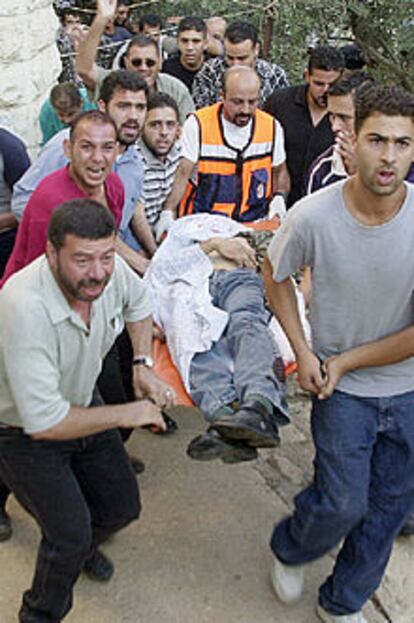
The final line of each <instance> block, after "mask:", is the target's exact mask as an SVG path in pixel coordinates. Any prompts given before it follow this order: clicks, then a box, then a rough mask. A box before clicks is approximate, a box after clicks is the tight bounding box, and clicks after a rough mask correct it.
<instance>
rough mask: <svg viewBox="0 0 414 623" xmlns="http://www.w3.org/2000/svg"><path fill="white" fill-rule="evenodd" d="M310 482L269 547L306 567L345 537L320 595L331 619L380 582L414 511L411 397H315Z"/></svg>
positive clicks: (356, 603)
mask: <svg viewBox="0 0 414 623" xmlns="http://www.w3.org/2000/svg"><path fill="white" fill-rule="evenodd" d="M311 421H312V435H313V440H314V443H315V447H316V457H315V468H316V469H315V473H316V476H315V481H314V483H313V484H312V485H311V486H310V487H308V488H306V489H304V490H303V491H302V492H301V493H299V495H298V496H297V497H296V498H295V510H294V513H293V515H291V516H290V517H287V518H286V519H284V520H283V521H282V522H281V523H279V524H278V525H277V526H276V527H275V529H274V531H273V535H272V539H271V547H272V550H273V552H274V553H275V555H276V556H277V557H278V558H280V560H282V561H284V562H285V563H286V564H292V565H296V564H300V563H306V562H309V561H312V560H315V559H316V558H319V557H320V556H323V555H324V554H326V553H327V552H328V551H329V550H330V549H332V548H333V547H334V546H335V545H337V544H338V543H339V542H340V541H341V539H343V538H345V541H344V543H343V546H342V548H341V550H340V552H339V554H338V556H337V558H336V563H335V567H334V570H333V573H332V575H331V576H329V578H328V579H327V580H326V581H325V582H324V584H323V585H322V586H321V588H320V591H319V601H320V603H321V605H322V606H323V607H324V608H325V609H326V610H328V611H329V612H331V613H332V614H336V615H345V614H351V613H354V612H357V611H358V610H360V609H361V608H362V606H363V604H364V603H365V602H366V601H367V599H369V597H370V596H371V595H372V593H373V592H374V591H375V589H376V588H377V587H378V585H379V584H380V582H381V578H382V576H383V574H384V570H385V567H386V564H387V562H388V559H389V556H390V554H391V549H392V545H393V541H394V538H395V537H396V536H397V534H398V533H399V531H400V529H401V527H402V525H403V524H404V522H405V520H406V518H407V517H408V515H409V514H410V511H411V510H412V508H413V507H414V392H408V393H406V394H401V395H397V396H390V397H386V398H361V397H358V396H353V395H351V394H345V393H343V392H340V391H336V392H334V394H333V395H332V396H331V398H329V399H328V400H325V401H323V400H322V401H321V400H317V399H314V402H313V409H312V420H311Z"/></svg>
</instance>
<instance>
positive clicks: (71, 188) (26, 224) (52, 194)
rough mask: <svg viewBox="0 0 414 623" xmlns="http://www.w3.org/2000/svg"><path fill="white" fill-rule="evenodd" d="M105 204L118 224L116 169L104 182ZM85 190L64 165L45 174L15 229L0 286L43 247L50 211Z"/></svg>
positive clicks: (120, 201) (119, 196)
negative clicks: (13, 242) (16, 229)
mask: <svg viewBox="0 0 414 623" xmlns="http://www.w3.org/2000/svg"><path fill="white" fill-rule="evenodd" d="M105 194H106V199H107V202H108V208H109V210H110V211H111V212H112V214H113V215H114V217H115V221H116V225H117V227H118V226H119V224H120V221H121V217H122V207H123V205H124V187H123V185H122V182H121V180H120V179H119V177H118V176H117V175H116V173H112V172H111V173H110V174H109V175H108V177H107V178H106V182H105ZM84 197H86V195H85V193H84V192H83V191H82V190H81V189H80V188H79V187H78V186H76V184H75V182H74V181H73V180H72V178H71V177H70V175H69V173H68V168H67V167H64V168H63V169H59V170H58V171H55V172H54V173H51V174H50V175H48V176H47V177H45V178H44V179H43V180H42V181H41V182H40V184H39V186H38V187H37V188H36V190H35V191H34V192H33V194H32V195H31V197H30V199H29V202H28V204H27V206H26V209H25V211H24V214H23V218H22V220H21V222H20V225H19V229H18V232H17V237H16V242H15V245H14V249H13V252H12V254H11V256H10V258H9V261H8V262H7V266H6V269H5V271H4V275H3V279H2V281H1V282H0V286H2V285H3V284H4V283H5V282H6V281H7V279H8V278H9V277H10V275H12V274H13V273H15V272H16V271H18V270H20V269H21V268H23V266H26V265H27V264H29V263H30V262H31V261H32V260H34V259H35V258H36V257H38V256H39V255H41V254H42V253H44V252H45V250H46V241H47V228H48V225H49V221H50V217H51V216H52V214H53V212H54V211H55V210H56V208H57V207H59V206H60V205H61V204H62V203H64V202H65V201H69V200H70V199H81V198H84Z"/></svg>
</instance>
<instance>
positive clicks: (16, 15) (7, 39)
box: [0, 0, 60, 154]
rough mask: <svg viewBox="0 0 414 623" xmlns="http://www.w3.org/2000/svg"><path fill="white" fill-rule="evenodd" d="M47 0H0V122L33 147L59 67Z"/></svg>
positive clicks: (53, 20)
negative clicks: (42, 112)
mask: <svg viewBox="0 0 414 623" xmlns="http://www.w3.org/2000/svg"><path fill="white" fill-rule="evenodd" d="M57 28H58V20H57V18H56V15H55V13H54V11H53V7H52V0H12V1H10V0H0V67H1V74H0V75H1V82H0V84H1V87H0V125H2V126H4V127H6V128H7V129H10V130H11V131H13V132H15V133H16V134H18V135H19V136H20V137H21V138H22V139H23V140H24V141H25V143H26V144H27V146H28V148H29V149H30V151H31V153H32V154H34V152H35V151H36V150H37V148H38V143H39V138H40V131H39V125H38V115H39V109H40V106H41V104H42V102H43V101H44V99H45V97H46V96H47V94H48V93H49V91H50V89H51V87H52V86H53V84H54V83H55V82H56V78H57V76H58V75H59V73H60V61H59V55H58V52H57V48H56V45H55V33H56V30H57Z"/></svg>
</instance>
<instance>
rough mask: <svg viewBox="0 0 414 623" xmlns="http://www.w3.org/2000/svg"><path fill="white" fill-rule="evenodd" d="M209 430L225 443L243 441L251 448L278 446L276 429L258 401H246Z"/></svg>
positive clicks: (217, 421)
mask: <svg viewBox="0 0 414 623" xmlns="http://www.w3.org/2000/svg"><path fill="white" fill-rule="evenodd" d="M209 430H215V431H216V432H218V433H219V434H220V435H221V437H223V438H224V439H226V440H227V441H236V440H237V441H244V442H245V443H246V444H248V445H249V446H251V447H252V448H275V447H277V446H278V445H279V444H280V438H279V434H278V432H277V428H276V426H275V425H274V424H273V423H272V420H271V417H270V415H269V412H268V410H267V409H266V407H265V406H264V405H263V404H262V403H261V402H259V401H258V400H248V401H246V402H244V403H243V404H242V406H241V407H240V409H239V410H238V411H236V412H235V413H234V414H233V415H225V416H223V417H222V418H219V419H217V420H214V422H213V423H212V424H211V426H210V428H209Z"/></svg>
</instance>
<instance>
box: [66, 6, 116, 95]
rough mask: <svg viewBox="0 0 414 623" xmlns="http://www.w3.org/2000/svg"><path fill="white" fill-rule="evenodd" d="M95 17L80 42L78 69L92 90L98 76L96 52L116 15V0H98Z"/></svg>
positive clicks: (77, 59)
mask: <svg viewBox="0 0 414 623" xmlns="http://www.w3.org/2000/svg"><path fill="white" fill-rule="evenodd" d="M96 8H97V11H96V16H95V19H94V20H93V22H92V24H91V27H90V28H89V31H88V34H87V35H86V37H85V39H84V40H83V41H82V42H81V43H80V44H79V48H78V54H77V57H76V71H77V73H78V74H79V75H80V77H81V78H82V80H83V82H84V83H85V85H86V86H87V87H88V89H89V90H90V91H92V92H93V91H94V90H95V87H96V82H97V78H98V74H97V67H96V63H95V59H96V53H97V49H98V46H99V42H100V40H101V36H102V34H103V32H104V30H105V26H106V25H107V23H108V21H109V20H110V19H111V18H112V17H113V16H114V15H115V11H116V0H97V7H96Z"/></svg>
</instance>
